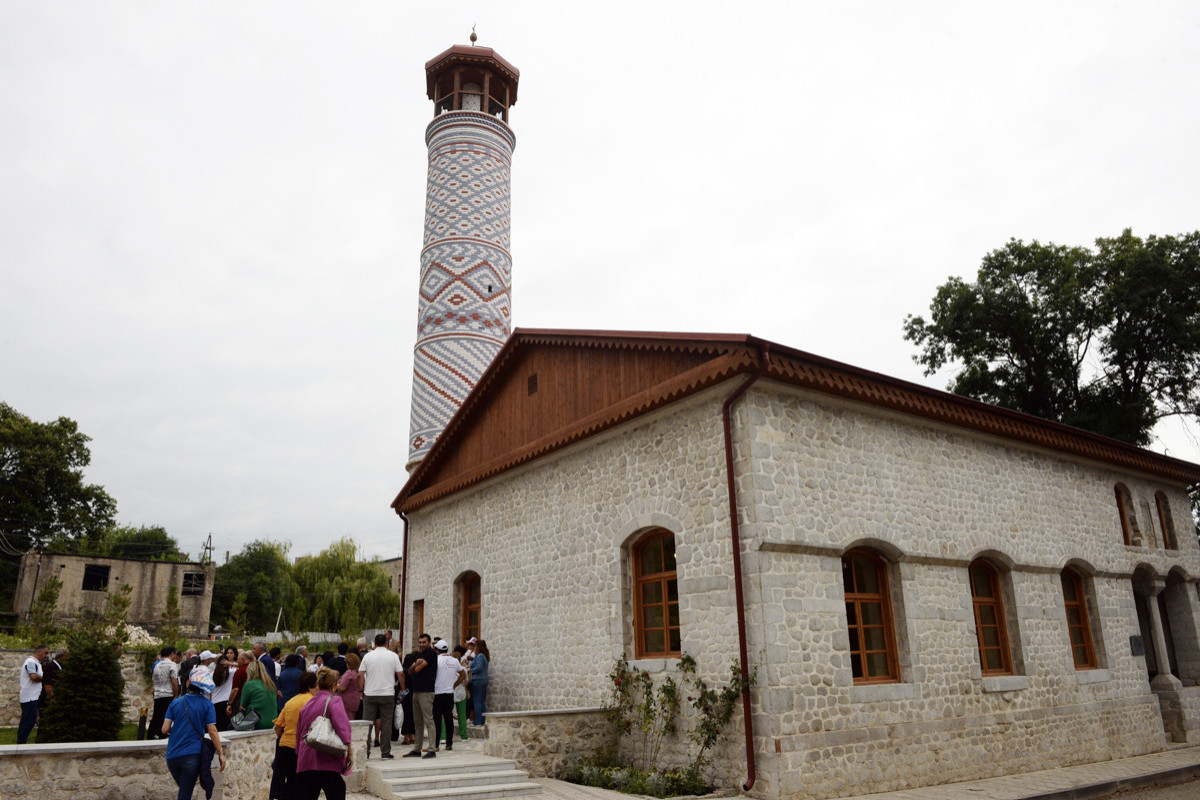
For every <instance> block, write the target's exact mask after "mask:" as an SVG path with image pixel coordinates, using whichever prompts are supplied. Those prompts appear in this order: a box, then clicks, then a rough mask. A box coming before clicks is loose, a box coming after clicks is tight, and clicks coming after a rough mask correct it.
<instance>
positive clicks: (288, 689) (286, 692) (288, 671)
mask: <svg viewBox="0 0 1200 800" xmlns="http://www.w3.org/2000/svg"><path fill="white" fill-rule="evenodd" d="M303 674H304V668H303V667H301V666H300V656H298V655H296V654H295V653H292V654H291V655H290V656H288V657H287V658H285V659H284V660H283V669H281V670H279V682H278V683H277V686H278V688H279V709H280V710H281V711H282V710H283V707H284V706H285V705H287V701H288V700H291V699H292V698H293V697H295V696H296V694H297V693H299V691H300V689H299V687H298V686H297V685H296V681H297V680H299V678H300V676H301V675H303Z"/></svg>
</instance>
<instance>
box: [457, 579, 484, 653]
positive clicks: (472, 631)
mask: <svg viewBox="0 0 1200 800" xmlns="http://www.w3.org/2000/svg"><path fill="white" fill-rule="evenodd" d="M459 606H460V608H461V609H462V620H461V626H460V627H459V630H460V631H461V632H462V636H461V637H460V639H461V641H464V642H465V641H466V640H467V639H470V638H471V637H472V636H474V637H475V638H477V639H482V638H483V634H482V630H483V629H482V627H481V625H480V623H481V622H482V620H483V595H482V592H481V589H480V582H479V575H477V574H476V573H474V572H468V573H467V574H466V575H463V576H462V579H461V580H460V581H459Z"/></svg>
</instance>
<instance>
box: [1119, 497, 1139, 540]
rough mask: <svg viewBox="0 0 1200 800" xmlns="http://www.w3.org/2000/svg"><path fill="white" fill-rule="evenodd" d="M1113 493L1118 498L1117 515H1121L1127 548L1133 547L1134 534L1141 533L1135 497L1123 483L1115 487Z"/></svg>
mask: <svg viewBox="0 0 1200 800" xmlns="http://www.w3.org/2000/svg"><path fill="white" fill-rule="evenodd" d="M1113 493H1114V494H1115V495H1116V496H1117V513H1118V514H1120V515H1121V535H1122V536H1123V537H1124V538H1125V546H1126V547H1132V546H1133V540H1134V534H1135V533H1138V532H1139V531H1138V530H1137V518H1136V517H1135V516H1134V511H1133V495H1131V494H1130V493H1129V487H1128V486H1126V485H1125V484H1123V483H1118V484H1117V485H1115V486H1113Z"/></svg>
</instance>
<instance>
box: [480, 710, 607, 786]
mask: <svg viewBox="0 0 1200 800" xmlns="http://www.w3.org/2000/svg"><path fill="white" fill-rule="evenodd" d="M487 729H488V733H487V741H486V742H485V743H484V746H483V752H484V754H485V755H489V756H496V757H498V758H511V759H513V760H515V761H516V762H517V769H523V770H525V771H526V772H528V773H529V775H530V776H531V777H534V778H562V777H563V776H564V775H565V774H566V772H567V767H568V766H569V763H570V762H571V760H572V759H577V758H579V757H581V756H586V755H588V754H589V753H591V752H593V751H595V750H598V749H600V748H602V747H606V746H608V745H610V744H612V738H613V737H612V726H611V725H610V724H609V722H608V718H607V717H606V716H605V713H604V710H603V709H600V708H573V709H565V710H562V711H511V712H495V711H492V712H489V713H488V715H487Z"/></svg>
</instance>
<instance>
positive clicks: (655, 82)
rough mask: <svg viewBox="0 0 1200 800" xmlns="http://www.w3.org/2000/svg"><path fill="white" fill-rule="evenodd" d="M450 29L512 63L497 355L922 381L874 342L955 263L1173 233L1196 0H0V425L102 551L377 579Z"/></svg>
mask: <svg viewBox="0 0 1200 800" xmlns="http://www.w3.org/2000/svg"><path fill="white" fill-rule="evenodd" d="M425 9H430V10H425ZM472 24H477V25H478V32H479V37H480V39H479V44H480V45H483V46H489V47H494V48H495V49H496V50H497V51H498V52H499V53H500V54H501V55H503V56H504V57H505V58H506V59H507V60H508V61H509V62H511V63H512V64H514V65H515V66H517V68H518V69H520V71H521V82H520V97H519V101H518V103H517V105H516V106H515V107H514V109H513V112H512V117H511V124H512V127H513V129H514V130H515V132H516V136H517V149H516V153H515V155H514V161H513V170H512V253H513V322H514V324H515V325H516V326H519V327H527V328H529V327H539V328H558V327H562V328H601V329H637V330H667V331H705V332H729V333H752V334H755V335H757V336H761V337H764V338H767V339H770V340H773V341H777V342H780V343H783V344H785V345H788V346H791V347H796V348H800V349H804V350H809V351H811V352H815V353H818V354H820V355H823V356H827V357H830V358H835V359H839V360H842V361H847V362H849V363H851V364H855V365H858V366H862V367H865V368H868V369H872V370H876V371H879V372H883V373H886V374H889V375H894V376H897V377H900V378H904V379H907V380H911V381H917V382H921V383H924V384H927V385H931V386H935V387H937V388H945V385H946V383H947V376H946V375H938V376H932V377H929V378H926V377H924V376H923V375H922V374H921V370H920V368H919V367H918V366H917V365H915V364H914V363H913V362H912V359H911V357H912V355H913V353H914V348H913V347H912V345H910V344H909V343H907V342H905V341H904V340H903V338H902V333H901V325H902V323H903V320H904V317H905V315H906V314H909V313H926V312H927V309H928V304H929V301H930V299H931V297H932V296H933V292H934V290H935V288H936V286H937V285H938V284H940V283H942V282H943V281H945V280H946V278H947V277H948V276H950V275H961V276H973V275H974V273H975V271H976V269H977V268H978V265H979V261H980V258H981V257H982V256H983V255H984V254H985V253H986V252H988V251H990V250H992V249H995V248H998V247H1000V246H1002V245H1004V244H1005V243H1006V242H1007V241H1008V240H1009V238H1011V237H1016V238H1020V239H1025V240H1029V239H1039V240H1041V241H1054V242H1057V243H1060V244H1082V245H1090V244H1091V243H1092V241H1093V240H1094V239H1095V238H1096V237H1099V236H1116V235H1118V234H1119V233H1120V232H1121V230H1122V229H1124V228H1126V227H1132V228H1133V229H1134V232H1135V233H1137V234H1139V235H1147V234H1151V233H1155V234H1177V233H1182V232H1185V231H1190V230H1195V229H1196V228H1197V227H1200V217H1198V215H1197V211H1198V210H1200V159H1198V157H1197V142H1200V102H1197V100H1198V94H1197V78H1198V77H1200V5H1197V4H1196V3H1195V2H1194V0H1193V2H1136V3H1134V2H1129V3H1113V2H1109V3H1095V2H1071V3H1055V2H1046V1H1045V0H1042V1H1041V2H1037V3H1017V2H1008V3H1003V4H987V5H986V6H985V4H980V3H962V2H946V3H920V2H917V3H884V2H879V3H855V2H838V3H800V2H775V3H764V2H744V1H743V2H736V3H734V2H720V3H717V2H686V3H684V2H678V3H665V2H663V3H659V2H648V1H647V2H640V3H625V2H606V3H588V4H582V3H565V2H544V3H532V2H526V3H521V2H511V1H507V2H503V3H496V2H492V3H476V2H455V3H440V2H439V3H416V2H409V1H407V0H406V1H405V2H338V3H298V2H278V3H267V2H211V1H207V2H170V3H163V2H157V1H155V2H149V1H147V2H140V3H118V2H104V3H100V2H89V3H83V2H75V3H67V2H55V3H46V2H33V1H32V0H30V2H15V0H0V268H2V269H3V281H2V282H0V400H3V401H5V402H7V403H9V404H10V405H12V406H13V407H15V408H16V409H17V410H19V411H21V412H22V413H25V414H27V415H29V416H31V417H33V418H34V419H37V420H40V421H47V420H51V419H54V418H56V417H58V416H60V415H61V416H68V417H71V418H73V419H75V420H77V421H78V422H79V425H80V427H81V429H82V430H83V431H84V432H85V433H87V434H88V435H89V436H91V437H92V440H93V441H92V444H91V448H92V465H91V467H90V468H89V469H88V470H87V478H88V479H89V480H90V481H92V482H95V483H99V484H101V485H103V486H104V487H105V488H106V489H107V490H108V491H109V493H110V494H112V495H113V496H114V497H115V498H116V499H117V502H118V518H119V520H120V521H121V522H122V523H123V524H130V525H154V524H157V525H163V526H165V527H166V528H167V530H168V531H170V532H171V533H172V534H173V535H174V536H175V537H176V538H177V539H178V540H179V541H180V543H181V545H182V547H183V548H184V549H185V550H187V551H189V552H190V553H191V554H192V555H193V557H195V556H197V555H198V553H199V549H200V545H201V542H202V540H203V539H204V538H205V537H206V536H207V534H209V533H211V534H212V536H213V542H214V545H215V550H216V555H217V558H218V560H223V558H224V553H225V551H231V552H233V553H236V552H238V551H239V550H240V549H241V548H242V546H243V545H244V544H246V543H247V542H249V541H251V540H253V539H256V538H264V537H265V538H271V539H276V540H281V541H286V542H290V543H291V544H292V555H302V554H305V553H312V552H317V551H318V550H320V549H321V548H323V547H324V546H326V545H327V544H328V543H329V542H330V541H331V540H332V539H335V538H337V537H340V536H343V535H350V536H353V537H354V538H355V539H356V540H357V541H358V542H359V543H360V544H361V545H362V547H363V549H364V551H365V552H366V553H367V554H368V555H378V556H382V557H385V558H387V557H394V556H396V555H398V554H399V550H400V546H401V541H400V540H401V524H400V521H399V519H398V518H397V517H396V516H395V514H394V513H393V512H392V511H391V509H390V508H389V507H388V505H389V503H390V502H391V500H392V499H393V497H394V496H395V495H396V493H397V492H398V491H399V489H400V487H401V486H402V485H403V482H404V480H405V478H406V473H405V471H404V462H405V458H406V456H407V450H406V441H407V436H408V422H409V393H410V384H411V380H412V348H413V344H414V341H415V335H416V310H417V279H418V270H419V253H420V247H421V232H422V219H423V208H424V199H425V198H424V192H425V169H426V150H425V144H424V130H425V126H426V124H427V123H428V122H429V120H430V119H431V118H432V103H431V102H429V101H428V100H426V98H425V82H424V69H423V65H424V62H425V61H426V60H427V59H429V58H432V57H433V56H435V55H437V54H439V53H440V52H442V51H443V50H445V49H446V48H447V47H449V46H450V45H452V44H466V43H467V42H468V36H469V34H470V31H471V26H472ZM1153 449H1156V450H1159V451H1163V450H1166V451H1167V452H1170V453H1171V454H1172V455H1175V456H1177V457H1180V458H1184V459H1187V460H1191V461H1200V445H1198V444H1197V430H1196V428H1195V427H1193V428H1192V429H1191V430H1190V431H1188V430H1185V429H1183V428H1182V427H1181V426H1179V425H1178V424H1174V425H1171V426H1168V427H1165V428H1163V429H1162V436H1161V437H1160V440H1159V441H1158V442H1157V443H1156V444H1155V445H1154V447H1153Z"/></svg>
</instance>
